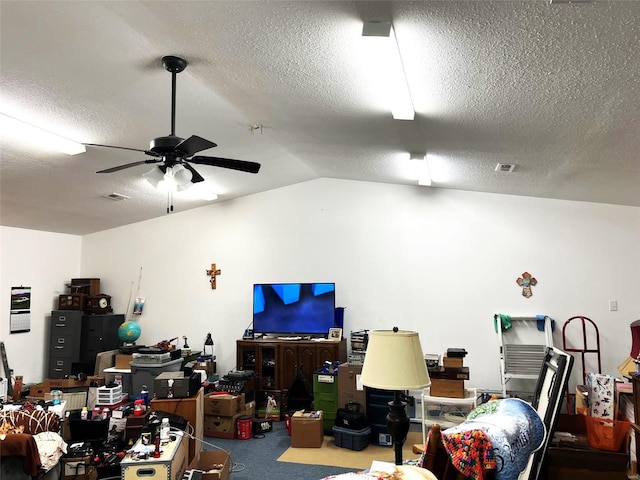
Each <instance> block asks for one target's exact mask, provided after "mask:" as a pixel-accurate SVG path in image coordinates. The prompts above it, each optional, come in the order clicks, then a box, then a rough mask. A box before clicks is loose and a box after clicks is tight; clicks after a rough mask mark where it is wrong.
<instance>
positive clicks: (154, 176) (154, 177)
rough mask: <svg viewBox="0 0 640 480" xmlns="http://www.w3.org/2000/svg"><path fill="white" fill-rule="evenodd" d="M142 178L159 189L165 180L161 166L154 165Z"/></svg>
mask: <svg viewBox="0 0 640 480" xmlns="http://www.w3.org/2000/svg"><path fill="white" fill-rule="evenodd" d="M142 178H144V179H145V180H146V181H147V182H149V183H150V184H151V186H152V187H153V188H155V189H159V187H160V183H161V182H163V181H164V172H163V171H162V170H160V167H153V168H152V169H151V170H149V171H148V172H147V173H143V174H142Z"/></svg>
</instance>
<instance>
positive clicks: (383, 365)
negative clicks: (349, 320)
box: [360, 327, 431, 465]
mask: <svg viewBox="0 0 640 480" xmlns="http://www.w3.org/2000/svg"><path fill="white" fill-rule="evenodd" d="M360 380H361V381H362V384H363V385H364V386H366V387H371V388H378V389H381V390H392V391H393V392H394V399H393V400H392V401H391V402H389V413H388V415H387V428H388V429H389V434H390V435H391V438H392V439H393V447H394V449H395V463H396V465H402V445H403V444H404V442H405V440H406V439H407V433H409V417H408V416H407V411H406V406H407V402H406V398H407V397H406V395H405V394H404V393H403V391H405V390H421V389H423V388H425V387H428V386H429V385H431V380H430V379H429V373H428V372H427V365H426V363H425V360H424V354H423V353H422V346H421V345H420V339H419V338H418V333H417V332H409V331H403V330H398V328H397V327H394V329H393V330H373V331H371V332H369V344H368V345H367V352H366V354H365V357H364V365H363V366H362V374H361V376H360Z"/></svg>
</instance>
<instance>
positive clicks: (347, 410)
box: [334, 402, 369, 430]
mask: <svg viewBox="0 0 640 480" xmlns="http://www.w3.org/2000/svg"><path fill="white" fill-rule="evenodd" d="M334 424H335V426H336V427H340V428H348V429H349V430H362V429H364V428H367V427H368V426H369V422H367V416H366V415H365V414H364V413H363V412H361V411H360V404H359V403H356V402H350V403H347V404H346V405H345V406H344V408H339V409H338V411H337V412H336V420H335V422H334Z"/></svg>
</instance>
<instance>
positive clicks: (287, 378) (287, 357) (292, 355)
mask: <svg viewBox="0 0 640 480" xmlns="http://www.w3.org/2000/svg"><path fill="white" fill-rule="evenodd" d="M297 368H298V346H297V345H295V344H289V343H285V344H284V345H280V382H278V386H277V388H278V389H280V390H282V389H285V388H290V387H291V384H292V383H293V380H294V379H295V378H296V369H297Z"/></svg>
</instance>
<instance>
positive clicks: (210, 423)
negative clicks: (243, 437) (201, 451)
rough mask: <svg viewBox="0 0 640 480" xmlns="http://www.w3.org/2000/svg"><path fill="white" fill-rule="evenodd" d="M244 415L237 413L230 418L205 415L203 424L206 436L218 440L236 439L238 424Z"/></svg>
mask: <svg viewBox="0 0 640 480" xmlns="http://www.w3.org/2000/svg"><path fill="white" fill-rule="evenodd" d="M242 415H244V413H236V414H235V415H233V416H230V417H223V416H219V415H205V416H204V423H203V431H204V435H205V436H207V437H216V438H235V436H236V422H237V421H238V418H239V417H241V416H242Z"/></svg>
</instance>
